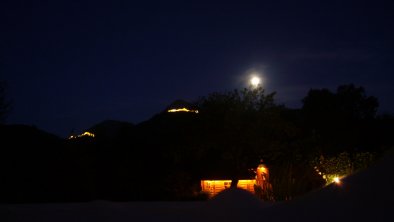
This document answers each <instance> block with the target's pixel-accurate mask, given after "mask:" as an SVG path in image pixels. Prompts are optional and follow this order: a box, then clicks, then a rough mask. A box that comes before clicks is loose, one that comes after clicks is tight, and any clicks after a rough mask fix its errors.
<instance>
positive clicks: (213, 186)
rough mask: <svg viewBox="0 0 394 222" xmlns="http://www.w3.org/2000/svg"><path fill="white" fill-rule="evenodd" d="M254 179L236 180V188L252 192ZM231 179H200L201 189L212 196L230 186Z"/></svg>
mask: <svg viewBox="0 0 394 222" xmlns="http://www.w3.org/2000/svg"><path fill="white" fill-rule="evenodd" d="M255 183H256V180H238V184H237V188H240V189H244V190H247V191H249V192H251V193H253V194H254V185H255ZM230 186H231V180H201V190H202V191H203V192H206V193H208V195H209V197H210V198H211V197H214V196H215V195H217V194H218V193H220V192H221V191H223V190H225V189H227V188H230Z"/></svg>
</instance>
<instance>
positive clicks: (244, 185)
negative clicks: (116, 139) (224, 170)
mask: <svg viewBox="0 0 394 222" xmlns="http://www.w3.org/2000/svg"><path fill="white" fill-rule="evenodd" d="M255 184H256V180H238V184H237V187H238V188H240V189H244V190H247V191H249V192H251V193H253V194H254V185H255Z"/></svg>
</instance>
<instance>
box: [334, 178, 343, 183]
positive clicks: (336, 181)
mask: <svg viewBox="0 0 394 222" xmlns="http://www.w3.org/2000/svg"><path fill="white" fill-rule="evenodd" d="M333 181H334V183H336V184H340V183H341V180H340V179H339V177H334V180H333Z"/></svg>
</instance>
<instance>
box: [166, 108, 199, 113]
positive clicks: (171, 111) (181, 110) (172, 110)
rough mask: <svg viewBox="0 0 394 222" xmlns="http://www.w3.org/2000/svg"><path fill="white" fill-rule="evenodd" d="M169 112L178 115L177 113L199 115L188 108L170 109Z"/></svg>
mask: <svg viewBox="0 0 394 222" xmlns="http://www.w3.org/2000/svg"><path fill="white" fill-rule="evenodd" d="M167 112H169V113H176V112H187V113H198V110H191V109H187V108H180V109H170V110H168V111H167Z"/></svg>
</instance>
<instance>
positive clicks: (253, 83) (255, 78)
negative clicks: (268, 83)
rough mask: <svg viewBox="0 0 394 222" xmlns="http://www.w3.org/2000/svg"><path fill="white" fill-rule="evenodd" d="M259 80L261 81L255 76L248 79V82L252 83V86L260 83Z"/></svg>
mask: <svg viewBox="0 0 394 222" xmlns="http://www.w3.org/2000/svg"><path fill="white" fill-rule="evenodd" d="M260 82H261V80H260V78H259V77H256V76H254V77H252V78H251V79H250V84H252V86H253V87H257V86H258V85H259V84H260Z"/></svg>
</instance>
